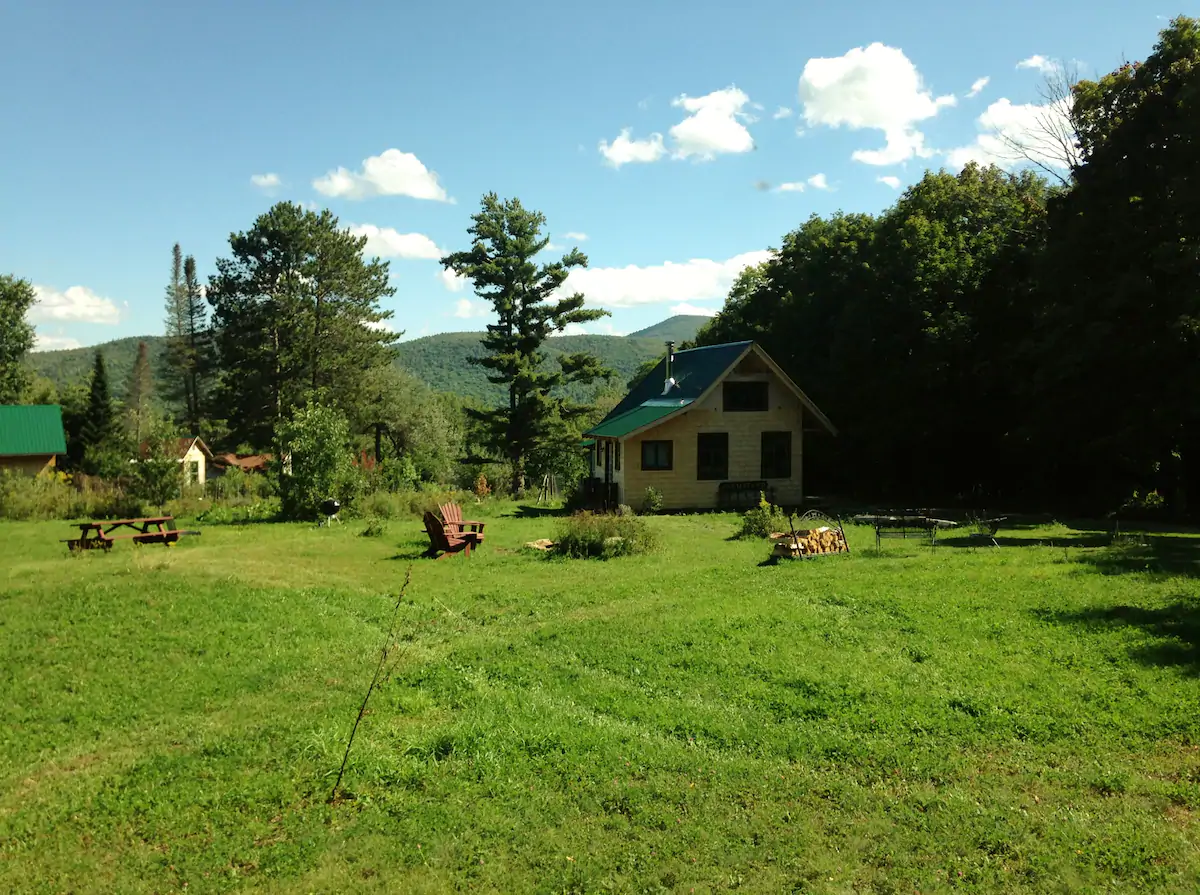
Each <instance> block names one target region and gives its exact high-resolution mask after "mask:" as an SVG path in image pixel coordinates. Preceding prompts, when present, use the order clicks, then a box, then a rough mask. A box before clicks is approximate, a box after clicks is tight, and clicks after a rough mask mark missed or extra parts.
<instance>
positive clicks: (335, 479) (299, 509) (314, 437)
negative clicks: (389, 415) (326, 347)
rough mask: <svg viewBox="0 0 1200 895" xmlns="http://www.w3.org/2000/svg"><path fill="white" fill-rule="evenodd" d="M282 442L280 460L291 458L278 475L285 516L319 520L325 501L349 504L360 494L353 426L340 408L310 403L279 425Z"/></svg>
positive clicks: (279, 450)
mask: <svg viewBox="0 0 1200 895" xmlns="http://www.w3.org/2000/svg"><path fill="white" fill-rule="evenodd" d="M277 441H278V446H277V447H278V449H277V451H276V456H278V457H290V459H291V464H290V467H291V468H290V469H288V470H284V471H283V474H282V475H280V477H279V491H280V494H279V496H280V498H281V509H282V512H283V516H284V518H286V519H298V520H299V519H316V518H317V512H318V509H319V508H320V506H321V504H322V502H324V501H326V500H329V499H331V498H332V499H336V500H340V501H341V502H342V503H349V502H350V501H351V500H352V499H353V498H354V497H355V495H356V494H357V493H358V491H359V490H360V486H361V483H360V481H359V474H358V471H357V470H356V469H355V467H354V460H353V455H352V454H351V453H350V448H349V442H350V424H349V423H348V422H347V421H346V418H345V417H344V416H343V415H342V414H341V413H339V412H338V411H337V410H334V409H333V408H331V407H327V406H325V405H322V404H314V403H313V402H311V401H310V402H309V403H308V404H307V405H306V406H304V407H301V408H297V409H296V411H295V413H293V415H292V417H291V418H290V419H288V420H284V421H283V422H282V423H281V424H280V426H279V429H278V433H277Z"/></svg>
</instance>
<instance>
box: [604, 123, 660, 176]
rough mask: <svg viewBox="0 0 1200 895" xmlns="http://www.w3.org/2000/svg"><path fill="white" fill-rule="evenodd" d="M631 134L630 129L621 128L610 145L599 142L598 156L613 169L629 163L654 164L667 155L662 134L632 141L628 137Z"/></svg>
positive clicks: (605, 141) (606, 142)
mask: <svg viewBox="0 0 1200 895" xmlns="http://www.w3.org/2000/svg"><path fill="white" fill-rule="evenodd" d="M631 133H632V128H628V127H627V128H623V129H622V130H621V133H620V135H619V136H618V137H617V138H616V139H615V140H613V141H612V143H611V144H610V143H609V142H608V141H607V140H601V141H600V154H601V155H602V156H604V159H605V161H607V162H608V163H609V164H610V165H612V166H613V167H614V168H619V167H621V166H622V165H628V164H630V163H631V162H656V161H658V160H659V159H660V158H662V157H663V156H664V155H666V154H667V147H666V146H664V145H663V138H662V134H651V135H650V139H648V140H633V139H631V138H630V136H629V135H630V134H631Z"/></svg>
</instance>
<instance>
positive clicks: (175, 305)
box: [162, 243, 191, 419]
mask: <svg viewBox="0 0 1200 895" xmlns="http://www.w3.org/2000/svg"><path fill="white" fill-rule="evenodd" d="M166 312H167V315H166V320H165V323H166V337H167V347H166V351H165V354H164V360H165V362H166V369H165V370H163V371H162V379H163V383H164V389H163V391H164V394H165V396H166V397H167V398H168V399H169V400H170V401H171V402H172V403H173V404H174V405H175V407H176V410H177V411H178V415H179V416H180V418H182V419H186V418H187V417H188V416H189V415H190V413H191V393H190V388H189V386H190V377H189V375H188V339H187V328H188V327H187V285H186V283H185V281H184V272H183V250H182V249H181V248H180V247H179V243H175V245H174V247H173V248H172V249H171V281H170V282H169V283H168V284H167V294H166Z"/></svg>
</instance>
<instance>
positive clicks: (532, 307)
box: [441, 193, 610, 496]
mask: <svg viewBox="0 0 1200 895" xmlns="http://www.w3.org/2000/svg"><path fill="white" fill-rule="evenodd" d="M472 221H473V222H474V223H473V224H472V226H471V227H469V228H468V229H467V232H468V233H469V234H470V235H471V236H473V237H474V242H473V245H472V246H471V248H470V249H468V250H467V251H464V252H455V253H453V254H451V255H447V256H446V257H445V258H442V259H441V263H442V266H443V267H445V268H446V269H447V270H452V271H454V273H456V274H457V275H458V276H460V277H465V278H467V279H469V280H471V281H472V283H473V284H474V286H475V292H476V294H477V295H479V296H480V297H481V298H484V299H486V300H487V301H489V302H491V304H492V307H493V309H494V310H495V312H496V316H497V317H498V318H499V320H498V322H497V323H495V324H491V325H489V326H488V328H487V334H486V335H485V336H484V337H483V347H484V348H485V349H486V350H487V352H488V354H487V355H486V356H485V357H481V358H473V359H472V362H474V363H478V364H479V365H481V366H483V367H485V368H486V369H487V370H488V371H489V373H488V380H489V381H490V382H495V383H500V384H503V385H505V386H507V387H508V403H507V405H505V406H501V407H497V408H496V409H494V410H482V411H481V410H473V409H472V410H468V413H469V414H470V415H471V417H472V418H473V419H475V420H477V421H478V422H479V423H480V426H481V429H482V431H483V438H484V440H485V442H486V444H487V445H488V446H489V447H490V448H491V449H492V450H493V451H495V452H496V453H498V454H500V455H501V456H503V457H505V458H506V459H507V460H508V461H509V463H510V464H511V466H512V473H513V475H512V493H513V495H514V496H520V495H521V494H523V493H524V489H525V476H526V473H527V466H528V461H529V459H530V458H531V457H532V456H533V455H534V454H535V452H536V451H537V450H538V449H539V448H540V447H543V446H544V445H546V444H547V443H549V442H551V441H562V440H563V437H564V433H565V431H566V426H567V424H568V423H569V422H570V421H571V420H572V419H575V418H577V417H579V416H581V415H582V414H584V413H586V412H587V410H588V408H587V407H586V406H585V405H579V404H573V403H571V402H569V401H567V400H566V399H565V398H563V397H562V396H561V394H560V392H561V388H560V387H561V386H563V385H565V384H566V383H569V382H581V383H590V382H593V381H595V380H596V379H598V378H600V377H605V376H608V375H610V372H609V371H608V370H604V369H602V368H601V366H600V363H599V361H598V360H597V359H596V358H595V357H594V356H593V355H590V354H586V353H578V354H572V355H563V356H561V357H560V359H559V368H558V369H547V368H546V366H545V361H546V355H545V353H543V352H542V351H541V350H540V349H541V346H542V343H543V342H545V340H546V339H547V338H548V337H549V336H551V335H554V334H555V333H561V332H562V331H563V330H564V329H565V328H566V327H567V326H568V325H569V324H572V323H585V322H587V321H589V320H596V319H598V318H600V317H605V316H608V312H607V311H601V310H587V309H584V307H583V304H584V296H583V295H582V294H579V293H576V294H574V295H567V296H560V295H559V290H560V287H562V285H563V283H564V282H565V281H566V279H567V276H568V274H569V273H570V272H571V270H572V269H573V268H583V267H587V256H586V255H584V254H583V253H582V252H580V251H579V249H577V248H576V249H572V250H571V251H570V252H569V253H568V254H566V255H564V256H563V257H562V260H561V261H554V262H551V263H549V264H541V265H539V264H537V263H536V262H535V261H534V258H535V256H537V254H538V253H539V252H541V251H542V250H544V249H545V248H546V246H547V244H548V243H549V237H547V236H543V235H542V228H543V227H544V226H545V224H546V218H545V216H544V215H543V214H541V213H540V212H536V211H530V210H527V209H525V208H523V207H522V206H521V203H520V201H519V200H517V199H508V200H505V201H503V202H501V201H500V199H499V198H497V196H496V194H495V193H488V194H487V195H486V196H484V197H483V202H482V210H481V211H480V212H479V213H478V214H475V215H473V216H472Z"/></svg>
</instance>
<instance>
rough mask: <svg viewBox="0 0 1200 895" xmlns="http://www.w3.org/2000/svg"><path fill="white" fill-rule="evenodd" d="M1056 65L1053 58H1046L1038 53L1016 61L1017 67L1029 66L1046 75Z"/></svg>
mask: <svg viewBox="0 0 1200 895" xmlns="http://www.w3.org/2000/svg"><path fill="white" fill-rule="evenodd" d="M1056 67H1057V66H1056V65H1055V64H1054V60H1052V59H1048V58H1046V57H1045V56H1042V55H1040V54H1038V53H1035V54H1034V55H1032V56H1030V57H1029V58H1028V59H1022V60H1021V61H1020V62H1018V63H1017V68H1031V69H1033V70H1034V71H1040V72H1041V73H1042V74H1047V75H1048V74H1050V73H1051V72H1053V71H1054V70H1055V68H1056Z"/></svg>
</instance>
